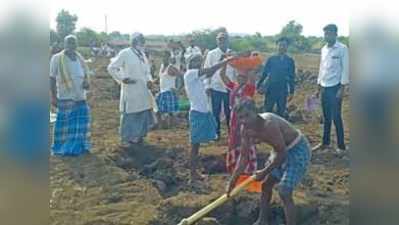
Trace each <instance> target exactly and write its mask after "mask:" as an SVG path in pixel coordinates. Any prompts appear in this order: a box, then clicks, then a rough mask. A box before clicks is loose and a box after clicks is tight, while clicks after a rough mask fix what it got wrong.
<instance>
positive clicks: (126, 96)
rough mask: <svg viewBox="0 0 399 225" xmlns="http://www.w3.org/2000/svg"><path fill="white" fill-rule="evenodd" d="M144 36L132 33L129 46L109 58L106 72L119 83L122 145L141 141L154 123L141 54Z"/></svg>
mask: <svg viewBox="0 0 399 225" xmlns="http://www.w3.org/2000/svg"><path fill="white" fill-rule="evenodd" d="M144 43H145V39H144V36H143V35H142V34H140V33H135V34H133V35H132V46H131V47H129V48H126V49H123V50H122V51H120V52H119V54H118V55H117V56H116V57H115V58H114V59H112V60H111V63H110V64H109V66H108V72H109V73H110V74H111V76H112V77H113V78H114V79H115V80H116V81H117V82H118V83H119V84H120V85H121V95H120V105H119V109H120V112H121V121H120V123H121V124H120V135H121V144H122V146H123V147H129V146H131V145H132V144H140V143H142V142H143V138H144V137H145V136H146V135H147V132H148V131H149V130H150V128H151V126H153V125H154V117H153V102H154V100H153V96H152V94H151V92H150V90H149V88H150V86H151V73H150V70H149V66H148V59H147V58H146V56H145V54H144Z"/></svg>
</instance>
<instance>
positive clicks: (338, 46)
mask: <svg viewBox="0 0 399 225" xmlns="http://www.w3.org/2000/svg"><path fill="white" fill-rule="evenodd" d="M348 83H349V56H348V48H347V47H346V46H345V45H344V44H342V43H340V42H338V41H337V42H336V43H335V44H334V46H332V47H331V48H330V47H328V46H327V45H325V46H324V47H323V48H322V49H321V59H320V70H319V77H318V78H317V84H319V85H321V86H322V87H332V86H335V85H337V84H343V85H345V84H348Z"/></svg>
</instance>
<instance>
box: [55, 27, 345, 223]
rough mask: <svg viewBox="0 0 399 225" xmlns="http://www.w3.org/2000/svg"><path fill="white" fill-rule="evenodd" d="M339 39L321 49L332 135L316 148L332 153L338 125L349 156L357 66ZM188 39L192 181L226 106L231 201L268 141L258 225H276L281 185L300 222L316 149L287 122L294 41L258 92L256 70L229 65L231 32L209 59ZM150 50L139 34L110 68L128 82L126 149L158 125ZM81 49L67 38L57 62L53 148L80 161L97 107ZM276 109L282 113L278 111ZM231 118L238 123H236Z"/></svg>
mask: <svg viewBox="0 0 399 225" xmlns="http://www.w3.org/2000/svg"><path fill="white" fill-rule="evenodd" d="M337 33H338V28H337V26H336V25H334V24H329V25H327V26H325V27H324V38H325V41H326V43H327V44H326V45H325V46H324V47H323V48H322V50H321V59H320V70H319V75H318V79H317V84H318V86H317V91H316V93H315V95H316V96H320V98H321V103H322V104H321V105H322V111H323V120H324V129H323V139H322V142H321V143H320V144H319V145H317V146H316V147H315V148H314V150H319V149H328V147H329V146H330V144H331V141H330V133H331V124H332V122H334V124H335V128H336V133H337V142H338V145H337V147H338V148H337V150H336V151H337V152H338V153H341V152H343V151H345V150H346V146H345V140H344V130H343V129H344V128H343V122H342V116H341V106H342V99H343V96H344V92H345V91H346V89H347V88H346V87H347V84H348V83H349V72H348V64H349V62H348V49H347V47H346V46H345V45H344V44H342V43H340V42H338V41H337ZM188 40H191V41H189V46H188V47H187V48H186V49H185V51H184V53H183V54H182V55H181V58H182V59H183V58H184V60H185V61H186V63H187V67H186V68H184V67H183V68H182V70H187V71H186V72H185V73H184V86H185V89H186V93H187V96H188V98H189V100H190V104H191V106H190V114H189V121H190V134H191V135H190V141H191V146H192V149H191V160H190V164H191V166H190V167H191V168H190V169H191V173H190V174H191V178H192V179H195V180H197V179H201V175H200V174H199V173H198V172H197V168H198V166H197V164H198V157H197V156H198V152H199V148H200V144H201V143H206V142H209V141H212V140H215V139H216V140H217V139H218V138H220V136H221V120H220V114H221V112H222V108H223V112H224V114H225V118H226V123H227V127H228V129H229V130H231V131H232V132H230V131H229V141H230V136H234V137H237V138H236V139H235V140H236V141H237V143H236V144H237V145H239V148H237V149H239V152H238V153H237V155H236V156H237V157H238V160H237V164H236V166H235V167H234V168H233V173H232V176H231V179H230V180H229V182H228V186H227V190H226V191H227V195H229V194H230V192H231V190H232V188H233V187H234V186H235V184H236V181H237V178H238V176H239V175H240V174H241V173H243V172H244V171H245V168H246V167H248V165H247V164H250V163H251V160H253V159H254V157H255V159H256V152H255V153H253V150H254V151H255V150H256V149H255V145H256V143H257V142H259V143H261V142H265V143H267V144H269V145H271V146H272V147H273V151H272V153H271V157H270V158H269V160H268V162H267V164H266V165H265V167H264V168H263V169H261V170H258V171H254V170H256V166H255V167H254V168H253V169H252V170H251V171H252V172H253V174H255V176H256V180H258V181H262V195H261V204H260V213H259V217H258V220H257V222H256V223H255V224H256V225H262V224H268V223H267V220H268V218H269V216H268V215H269V213H270V210H269V204H270V199H271V193H272V191H271V190H272V188H273V187H274V186H275V185H278V187H279V189H278V190H279V194H280V197H281V199H282V201H283V204H284V210H285V216H286V221H287V225H293V224H295V206H294V202H293V198H292V193H293V190H294V188H295V187H296V186H297V185H298V183H299V182H300V180H301V179H302V178H303V176H304V174H305V173H306V171H307V167H308V166H309V164H310V158H311V150H310V146H309V143H308V141H307V138H306V136H305V135H304V134H302V132H300V131H299V130H298V129H297V128H295V127H294V126H293V125H292V124H290V123H289V122H288V121H287V120H285V119H284V118H286V117H287V114H286V108H287V107H286V106H287V101H290V100H291V99H292V98H293V95H294V92H295V61H294V59H293V58H292V57H290V56H288V55H287V48H288V45H289V40H288V39H287V38H284V37H283V38H280V39H278V40H277V42H276V43H277V46H278V52H277V53H276V54H274V55H273V56H271V57H269V58H268V59H267V61H266V62H265V66H264V69H263V73H262V76H261V78H260V79H259V81H258V83H257V85H256V87H255V84H254V82H252V80H251V79H249V76H248V71H247V72H246V71H237V70H236V69H235V68H233V67H232V66H231V65H230V64H229V62H231V61H232V60H234V59H236V58H237V57H234V56H231V50H230V49H229V35H228V33H227V31H224V32H220V33H219V34H218V35H217V37H216V41H217V47H216V48H215V49H213V50H211V51H209V52H208V53H207V54H206V56H205V57H202V52H201V51H200V49H199V48H198V47H196V46H195V45H194V44H193V41H192V38H191V39H190V38H188ZM144 46H145V38H144V36H143V34H141V33H134V34H133V35H132V38H131V47H129V48H126V49H123V50H122V51H120V52H119V54H118V55H117V56H116V57H115V58H113V59H111V62H110V64H109V65H108V68H107V70H108V72H109V73H110V75H111V76H112V77H113V78H114V79H115V80H116V81H117V82H118V83H119V84H120V90H121V95H120V105H119V110H120V114H121V117H120V136H121V146H122V147H124V148H125V147H126V148H129V147H131V146H135V145H140V144H142V143H143V141H144V138H145V136H146V135H147V133H148V132H149V131H150V129H151V128H152V127H153V125H154V124H155V115H154V110H155V108H156V103H155V99H154V96H153V95H152V92H151V88H152V85H153V79H152V75H151V72H150V66H149V62H148V59H147V57H146V54H145V52H144ZM76 48H77V40H76V37H75V36H73V35H69V36H67V37H66V38H65V42H64V50H63V51H61V52H60V53H58V54H55V55H54V56H53V57H52V59H51V62H50V89H51V92H50V93H51V104H52V106H53V107H54V108H56V109H57V118H56V122H55V126H54V136H53V145H52V153H53V154H55V155H63V156H77V155H81V154H84V153H87V152H89V151H90V148H91V146H90V109H89V106H88V104H87V98H86V91H87V90H88V89H89V88H90V85H89V83H90V82H89V69H88V66H87V65H86V62H85V60H84V59H83V57H82V56H81V55H80V54H79V53H78V52H77V51H76ZM180 74H181V73H180ZM265 80H266V81H265ZM251 82H252V83H251ZM255 89H258V92H259V93H261V94H264V95H265V104H264V111H265V112H266V113H263V114H258V112H257V108H256V104H255V102H254V101H253V99H251V98H252V97H253V96H254V94H255ZM230 92H232V93H230ZM232 100H237V101H232ZM234 102H235V103H234ZM230 104H234V106H232V105H230ZM275 106H277V111H276V113H275V114H273V113H270V112H273V111H274V107H275ZM232 107H234V108H233V109H232ZM231 110H233V113H232V114H233V115H234V116H233V117H232V118H230V115H232V114H231ZM230 119H232V120H233V121H235V123H230ZM232 124H233V125H232ZM234 124H235V125H234ZM230 125H232V129H230ZM232 140H233V139H232ZM255 140H257V142H255ZM229 147H230V146H229ZM232 150H234V151H235V150H236V148H233V149H232ZM229 151H230V149H229ZM252 153H253V154H252ZM254 154H255V156H254V157H253V155H254ZM255 165H256V164H255Z"/></svg>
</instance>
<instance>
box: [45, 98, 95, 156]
mask: <svg viewBox="0 0 399 225" xmlns="http://www.w3.org/2000/svg"><path fill="white" fill-rule="evenodd" d="M90 147H91V144H90V109H89V106H88V105H87V103H86V101H79V102H73V101H58V102H57V120H56V122H55V126H54V140H53V146H52V151H53V154H54V155H64V156H78V155H81V154H84V153H87V152H88V151H89V150H90Z"/></svg>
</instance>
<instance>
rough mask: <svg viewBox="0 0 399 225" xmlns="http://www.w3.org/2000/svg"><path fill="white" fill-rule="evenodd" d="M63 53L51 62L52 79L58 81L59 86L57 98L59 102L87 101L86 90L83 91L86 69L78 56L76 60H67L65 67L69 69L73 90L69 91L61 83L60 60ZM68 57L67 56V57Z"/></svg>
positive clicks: (55, 56) (56, 55)
mask: <svg viewBox="0 0 399 225" xmlns="http://www.w3.org/2000/svg"><path fill="white" fill-rule="evenodd" d="M61 54H63V53H62V52H61V53H58V54H55V55H53V57H52V58H51V61H50V77H53V78H55V79H56V86H57V98H58V99H59V100H74V101H80V100H86V90H84V89H83V81H84V76H85V73H84V68H83V65H81V64H80V60H79V59H78V56H76V60H75V61H72V60H65V61H66V64H65V66H67V67H68V71H69V73H70V76H71V81H72V88H71V89H70V90H69V89H68V88H66V87H65V84H63V82H62V81H61V75H60V69H61V68H60V60H61ZM66 57H67V56H66Z"/></svg>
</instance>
